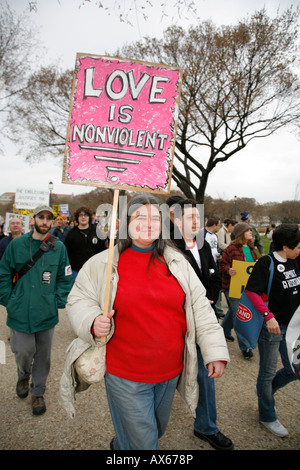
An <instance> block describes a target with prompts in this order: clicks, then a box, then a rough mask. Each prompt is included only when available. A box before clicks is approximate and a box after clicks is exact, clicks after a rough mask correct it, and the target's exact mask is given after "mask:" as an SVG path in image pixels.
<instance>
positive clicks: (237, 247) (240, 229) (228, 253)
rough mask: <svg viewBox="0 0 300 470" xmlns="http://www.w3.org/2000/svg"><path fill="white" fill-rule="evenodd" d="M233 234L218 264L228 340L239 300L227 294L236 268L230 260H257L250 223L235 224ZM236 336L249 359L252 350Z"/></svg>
mask: <svg viewBox="0 0 300 470" xmlns="http://www.w3.org/2000/svg"><path fill="white" fill-rule="evenodd" d="M233 234H234V237H235V239H234V240H233V242H231V243H230V245H228V246H227V247H226V248H225V250H224V251H223V254H222V259H221V261H220V264H219V269H220V271H221V273H222V291H223V292H224V294H225V297H226V299H227V302H228V305H229V308H228V310H227V313H226V315H225V317H224V319H223V321H222V327H223V329H224V334H225V337H226V339H227V340H228V341H233V340H234V338H233V336H231V330H232V328H234V319H235V316H236V312H237V308H238V305H239V301H240V299H238V298H235V297H230V296H229V287H230V279H231V277H232V276H235V275H236V270H235V269H233V268H232V261H233V260H238V261H248V262H253V261H256V260H257V255H256V252H255V248H254V246H253V239H252V230H251V227H250V225H248V224H246V223H244V222H241V223H238V224H236V225H235V226H234V229H233ZM237 338H238V343H239V347H240V350H241V351H242V353H243V356H244V357H245V359H250V358H251V357H252V356H253V353H252V350H251V349H249V348H248V347H247V346H245V345H244V344H243V341H242V339H241V338H240V337H239V335H238V333H237Z"/></svg>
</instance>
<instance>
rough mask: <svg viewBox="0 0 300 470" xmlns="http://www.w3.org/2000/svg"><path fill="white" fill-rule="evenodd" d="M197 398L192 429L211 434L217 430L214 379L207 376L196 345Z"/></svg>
mask: <svg viewBox="0 0 300 470" xmlns="http://www.w3.org/2000/svg"><path fill="white" fill-rule="evenodd" d="M197 359H198V377H197V380H198V385H199V399H198V404H197V408H196V419H195V422H194V429H195V430H196V431H198V432H200V433H202V434H207V435H212V434H216V433H217V432H219V429H218V427H217V424H216V423H217V408H216V396H215V379H212V378H211V377H208V370H207V369H206V367H205V365H204V363H203V359H202V355H201V351H200V348H198V347H197Z"/></svg>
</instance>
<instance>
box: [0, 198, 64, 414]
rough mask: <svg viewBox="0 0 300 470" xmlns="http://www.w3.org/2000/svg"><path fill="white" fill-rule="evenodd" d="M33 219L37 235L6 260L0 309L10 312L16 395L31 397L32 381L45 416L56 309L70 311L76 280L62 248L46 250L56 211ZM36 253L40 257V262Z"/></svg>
mask: <svg viewBox="0 0 300 470" xmlns="http://www.w3.org/2000/svg"><path fill="white" fill-rule="evenodd" d="M33 219H34V228H33V231H32V232H31V231H30V232H28V233H26V234H25V235H23V236H22V237H17V238H15V239H14V240H12V242H11V243H10V244H9V245H8V247H7V249H6V250H5V252H4V255H3V257H2V259H1V262H0V303H1V305H4V307H6V309H7V325H8V326H9V327H10V344H11V349H12V352H13V353H14V355H15V360H16V364H17V374H18V381H17V385H16V392H17V395H18V396H19V398H26V397H27V395H28V393H29V379H30V376H31V383H30V394H31V396H32V412H33V414H35V415H40V414H42V413H44V412H45V411H46V404H45V400H44V393H45V390H46V381H47V377H48V374H49V370H50V357H51V346H52V339H53V334H54V327H55V325H56V324H57V323H58V311H57V309H58V308H64V307H65V304H66V301H67V296H68V293H69V292H70V289H71V286H72V275H71V268H70V265H69V260H68V255H67V251H66V248H65V246H64V245H63V243H61V242H60V241H59V240H57V239H55V238H53V240H52V242H53V243H52V245H51V246H50V247H48V245H47V238H48V235H49V231H50V229H51V227H52V221H53V211H52V208H51V207H48V206H40V207H37V208H36V209H35V211H34V213H33ZM41 245H42V246H43V250H42V251H41V250H40V247H41ZM45 246H47V248H48V251H46V249H45ZM37 252H39V253H40V254H41V257H40V258H39V259H37V260H36V259H35V256H36V253H37ZM29 262H30V265H31V268H30V269H29V270H27V272H25V273H23V275H22V268H23V266H27V267H28V265H29ZM13 277H14V284H13V283H12V279H13Z"/></svg>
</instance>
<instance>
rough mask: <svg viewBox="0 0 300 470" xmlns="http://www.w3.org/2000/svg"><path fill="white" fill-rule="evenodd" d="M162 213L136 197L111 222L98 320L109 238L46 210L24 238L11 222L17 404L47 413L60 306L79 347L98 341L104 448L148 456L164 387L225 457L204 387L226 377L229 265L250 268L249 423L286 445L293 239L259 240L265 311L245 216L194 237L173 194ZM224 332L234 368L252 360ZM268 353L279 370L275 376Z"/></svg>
mask: <svg viewBox="0 0 300 470" xmlns="http://www.w3.org/2000/svg"><path fill="white" fill-rule="evenodd" d="M166 206H167V208H168V214H167V217H166V214H163V213H162V207H161V205H160V204H159V202H158V200H157V199H156V198H155V197H154V196H152V195H146V194H142V195H138V196H135V197H133V198H132V199H131V200H130V201H129V203H128V205H127V207H126V214H121V216H120V221H119V222H120V233H121V234H122V237H121V236H120V237H119V238H116V240H115V243H114V246H113V261H112V275H111V285H110V290H111V297H110V307H111V308H110V310H109V312H108V314H107V315H103V310H104V296H105V284H106V272H107V264H108V250H107V248H108V240H109V233H107V232H105V233H104V232H103V230H102V229H101V227H100V226H99V225H98V221H97V220H96V217H95V213H93V212H92V211H91V210H90V209H89V208H87V207H79V208H78V209H77V210H76V212H75V214H74V221H73V222H72V223H68V224H66V223H65V221H64V220H63V218H62V217H60V216H59V217H57V218H56V219H54V214H53V210H52V208H51V207H49V206H40V207H37V208H36V209H35V211H34V213H33V219H32V225H31V230H30V231H29V232H28V233H25V234H22V223H21V220H20V219H19V218H18V217H14V218H12V219H11V220H10V223H9V230H8V231H9V235H8V236H2V238H1V240H0V304H1V305H3V306H5V307H6V310H7V325H8V327H9V328H10V344H11V349H12V352H13V353H14V355H15V360H16V366H17V384H16V393H17V395H18V397H19V398H21V399H24V398H26V397H27V396H28V395H29V394H30V395H31V398H32V412H33V414H35V415H41V414H43V413H45V411H46V403H45V399H44V395H45V390H46V382H47V377H48V374H49V370H50V362H51V348H52V340H53V335H54V328H55V325H56V324H57V323H58V321H59V319H58V309H59V308H64V307H66V308H67V313H68V316H69V319H70V323H71V326H72V328H73V329H74V332H75V333H76V335H77V336H78V337H79V338H81V339H82V340H83V341H85V342H86V343H89V344H90V345H94V344H95V342H96V341H97V340H99V338H105V340H104V341H103V346H104V345H105V347H106V374H105V386H106V393H107V400H108V404H109V408H110V413H111V417H112V421H113V425H114V429H115V438H114V439H113V441H112V442H111V449H114V450H133V449H149V450H150V449H158V448H159V438H160V437H161V436H162V435H163V434H164V432H165V430H166V428H167V425H168V420H169V415H170V410H171V406H172V400H173V396H174V393H175V390H176V388H177V389H178V391H179V392H180V393H181V395H182V396H183V398H184V400H185V401H186V402H187V404H188V406H189V409H190V410H191V413H192V415H193V416H194V429H193V431H194V434H195V436H196V437H198V438H199V439H202V440H205V441H207V442H209V444H210V445H211V446H212V447H213V448H214V449H220V450H230V449H233V448H234V444H233V442H232V441H231V439H230V438H229V437H227V436H225V435H224V434H223V433H222V432H221V431H220V429H219V428H218V425H217V404H216V397H215V379H217V378H218V377H221V376H222V375H223V373H226V364H227V363H228V362H229V361H230V357H229V353H228V347H227V342H232V341H234V340H235V338H234V336H233V332H234V331H235V319H236V312H237V308H238V304H239V299H238V298H235V297H233V296H231V295H229V287H230V282H231V279H232V277H233V276H235V275H236V274H237V272H236V270H235V269H233V267H232V262H233V261H234V260H238V261H246V262H252V263H254V267H253V270H252V272H251V274H250V276H249V279H248V282H247V285H246V287H245V290H246V293H247V295H249V298H251V301H252V303H253V305H255V307H256V308H257V309H258V311H259V312H260V313H261V315H262V316H263V317H264V324H263V328H262V331H261V334H260V336H259V340H258V351H259V356H260V364H259V372H258V379H257V397H258V408H259V421H260V422H261V423H262V425H264V426H265V427H266V428H267V429H268V430H269V431H270V432H272V433H273V434H275V435H277V436H279V437H285V436H286V435H288V431H287V429H286V428H285V427H284V426H283V425H282V424H281V423H280V422H279V420H278V417H277V415H276V408H275V399H274V394H275V392H276V391H277V390H278V389H279V388H281V387H283V386H285V385H286V384H288V383H290V382H291V381H293V380H296V378H297V377H296V375H295V373H294V372H293V370H292V368H291V366H290V363H289V360H288V357H287V349H286V341H285V334H286V330H287V326H288V324H289V322H290V320H291V318H292V316H293V314H294V312H295V311H296V310H297V308H298V307H299V305H300V256H299V255H300V230H299V227H298V226H297V225H295V224H281V225H279V226H278V227H272V231H271V232H270V234H268V237H269V239H270V242H271V248H270V253H269V255H270V256H271V258H272V260H273V262H274V265H275V274H274V279H273V282H272V287H271V291H270V295H269V299H268V301H269V302H268V306H266V303H265V302H266V298H265V293H266V286H267V284H268V276H269V263H270V259H271V258H270V256H265V254H264V247H263V244H262V241H261V238H260V235H259V233H258V231H257V229H256V227H255V226H254V225H253V224H252V223H251V222H250V215H249V213H248V212H247V211H244V212H242V213H241V214H240V220H239V221H237V220H234V219H232V218H224V220H223V221H222V223H221V220H220V218H219V217H210V218H208V219H207V220H206V222H205V224H203V226H201V217H200V212H199V205H198V204H197V202H196V201H194V200H191V199H185V198H182V197H180V196H171V197H169V198H168V200H167V201H166ZM163 223H167V224H168V226H169V232H168V233H169V236H168V237H165V236H164V230H163ZM2 232H3V230H2ZM124 234H125V236H124ZM287 279H288V280H289V282H287ZM222 296H225V297H224V298H225V299H226V302H227V306H228V308H227V311H226V312H224V311H223V308H222V302H221V299H222ZM235 333H236V337H237V341H238V345H239V348H240V350H241V354H242V357H243V358H245V359H247V360H251V357H252V356H253V351H252V349H250V348H249V347H247V346H246V345H245V344H244V341H243V338H242V337H240V335H239V333H238V332H235ZM279 354H280V356H281V360H282V365H283V366H282V368H281V369H280V370H279V371H277V359H278V355H279ZM219 406H221V405H220V404H219Z"/></svg>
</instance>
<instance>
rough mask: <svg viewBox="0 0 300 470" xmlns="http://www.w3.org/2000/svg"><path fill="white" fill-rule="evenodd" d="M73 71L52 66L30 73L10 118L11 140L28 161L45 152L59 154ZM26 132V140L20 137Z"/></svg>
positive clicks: (61, 146)
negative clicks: (19, 144)
mask: <svg viewBox="0 0 300 470" xmlns="http://www.w3.org/2000/svg"><path fill="white" fill-rule="evenodd" d="M72 78H73V72H72V71H70V70H66V71H60V70H58V69H57V68H56V67H55V66H53V67H51V66H49V67H45V68H42V69H41V70H40V71H38V72H36V73H34V74H33V75H31V76H30V79H29V81H28V84H27V87H25V88H24V89H23V90H22V92H21V93H20V96H19V100H18V103H16V104H15V106H14V109H13V111H12V112H11V117H10V126H11V129H13V132H12V135H11V139H12V140H15V142H16V143H18V142H20V140H21V142H22V153H23V155H25V156H26V158H27V159H28V160H30V159H40V158H42V157H43V156H44V155H45V154H46V153H49V154H52V155H53V156H54V157H57V156H62V155H63V149H64V144H65V140H66V134H67V124H68V115H69V106H70V96H71V90H72ZM24 133H26V139H24Z"/></svg>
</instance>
